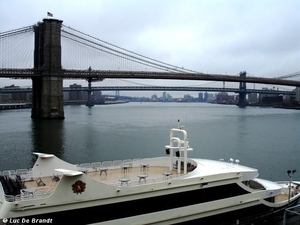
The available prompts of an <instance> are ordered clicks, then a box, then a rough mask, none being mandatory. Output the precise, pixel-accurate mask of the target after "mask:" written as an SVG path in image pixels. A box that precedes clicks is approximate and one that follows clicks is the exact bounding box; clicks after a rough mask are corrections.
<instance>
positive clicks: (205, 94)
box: [204, 91, 208, 102]
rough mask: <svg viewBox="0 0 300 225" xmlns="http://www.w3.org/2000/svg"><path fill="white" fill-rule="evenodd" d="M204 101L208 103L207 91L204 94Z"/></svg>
mask: <svg viewBox="0 0 300 225" xmlns="http://www.w3.org/2000/svg"><path fill="white" fill-rule="evenodd" d="M204 101H205V102H207V101H208V93H207V91H206V92H205V93H204Z"/></svg>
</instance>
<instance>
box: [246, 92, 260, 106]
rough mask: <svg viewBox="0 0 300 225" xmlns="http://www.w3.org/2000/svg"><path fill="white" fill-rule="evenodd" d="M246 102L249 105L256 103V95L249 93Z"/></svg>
mask: <svg viewBox="0 0 300 225" xmlns="http://www.w3.org/2000/svg"><path fill="white" fill-rule="evenodd" d="M248 102H249V104H251V103H252V104H254V103H257V102H258V98H257V93H249V94H248Z"/></svg>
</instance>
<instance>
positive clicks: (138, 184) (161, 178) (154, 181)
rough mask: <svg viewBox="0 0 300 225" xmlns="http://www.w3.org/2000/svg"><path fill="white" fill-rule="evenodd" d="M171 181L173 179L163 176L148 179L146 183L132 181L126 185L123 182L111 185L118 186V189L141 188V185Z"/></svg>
mask: <svg viewBox="0 0 300 225" xmlns="http://www.w3.org/2000/svg"><path fill="white" fill-rule="evenodd" d="M170 180H172V177H168V178H166V177H165V176H162V177H155V178H148V179H147V180H146V181H145V180H130V181H128V182H127V183H125V184H124V183H122V182H116V183H113V184H110V185H113V186H117V187H127V186H140V185H146V184H153V183H160V182H170Z"/></svg>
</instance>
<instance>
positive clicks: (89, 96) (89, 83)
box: [86, 78, 94, 107]
mask: <svg viewBox="0 0 300 225" xmlns="http://www.w3.org/2000/svg"><path fill="white" fill-rule="evenodd" d="M88 87H89V89H88V100H87V103H86V106H88V107H92V106H94V102H93V101H92V78H89V79H88Z"/></svg>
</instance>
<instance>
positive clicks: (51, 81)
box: [31, 77, 65, 119]
mask: <svg viewBox="0 0 300 225" xmlns="http://www.w3.org/2000/svg"><path fill="white" fill-rule="evenodd" d="M62 90H63V79H62V78H59V77H41V78H40V77H39V78H33V79H32V92H33V93H32V98H33V99H32V110H31V118H32V119H64V118H65V116H64V102H63V92H62Z"/></svg>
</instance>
